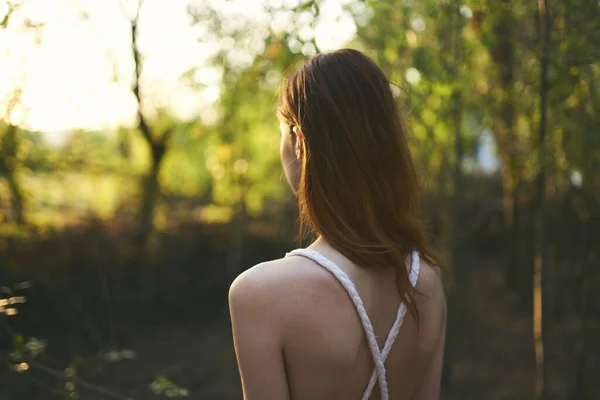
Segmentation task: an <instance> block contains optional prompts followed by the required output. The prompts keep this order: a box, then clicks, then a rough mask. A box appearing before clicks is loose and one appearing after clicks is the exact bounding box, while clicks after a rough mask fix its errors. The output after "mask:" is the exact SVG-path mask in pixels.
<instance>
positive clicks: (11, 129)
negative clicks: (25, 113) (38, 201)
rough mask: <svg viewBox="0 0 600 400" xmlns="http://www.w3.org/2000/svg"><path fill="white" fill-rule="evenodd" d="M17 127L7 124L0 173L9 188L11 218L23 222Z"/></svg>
mask: <svg viewBox="0 0 600 400" xmlns="http://www.w3.org/2000/svg"><path fill="white" fill-rule="evenodd" d="M17 134H18V128H17V127H16V126H15V125H12V124H9V125H8V128H7V131H6V134H5V136H4V137H3V140H2V143H1V147H0V173H1V174H2V175H4V177H5V178H6V180H7V182H8V188H9V190H10V208H11V214H12V218H13V220H14V221H15V222H16V223H17V224H19V225H24V224H25V222H26V221H25V200H24V196H23V191H22V190H21V185H20V184H19V178H18V176H17V154H18V151H19V138H18V135H17Z"/></svg>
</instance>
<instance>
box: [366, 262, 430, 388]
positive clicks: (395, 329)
mask: <svg viewBox="0 0 600 400" xmlns="http://www.w3.org/2000/svg"><path fill="white" fill-rule="evenodd" d="M419 269H420V257H419V253H418V252H417V251H413V252H412V257H411V263H410V272H409V274H408V280H409V281H410V283H411V285H412V286H413V287H416V286H417V280H418V279H419ZM405 315H406V305H405V304H404V303H400V306H399V307H398V313H397V314H396V320H395V321H394V325H392V329H390V332H389V333H388V336H387V339H386V340H385V345H384V346H383V351H382V352H381V360H382V362H385V360H387V358H388V355H389V354H390V351H391V350H392V345H393V344H394V342H395V341H396V337H398V333H399V332H400V328H401V327H402V322H403V321H404V316H405ZM376 379H377V375H376V374H375V371H373V373H372V374H371V379H369V384H368V385H367V390H366V391H365V393H368V394H369V395H370V394H371V392H372V391H373V388H374V387H375V381H376ZM367 398H368V397H367Z"/></svg>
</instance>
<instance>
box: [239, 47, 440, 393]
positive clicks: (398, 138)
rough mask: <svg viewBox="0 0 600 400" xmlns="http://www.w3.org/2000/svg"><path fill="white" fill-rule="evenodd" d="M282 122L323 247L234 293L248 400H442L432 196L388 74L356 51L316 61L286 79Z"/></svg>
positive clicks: (294, 178)
mask: <svg viewBox="0 0 600 400" xmlns="http://www.w3.org/2000/svg"><path fill="white" fill-rule="evenodd" d="M277 115H278V118H279V122H280V129H281V143H280V156H281V162H282V165H283V170H284V173H285V176H286V178H287V180H288V183H289V184H290V187H291V188H292V190H293V191H294V193H295V194H297V197H298V206H299V211H300V220H301V222H302V224H303V226H304V227H306V228H308V229H310V231H311V232H312V233H313V234H314V235H315V236H317V237H318V238H319V239H318V240H317V241H316V242H315V243H314V244H313V245H312V246H310V251H306V250H305V251H301V252H296V253H293V254H292V255H291V256H288V257H286V258H283V259H280V260H275V261H271V262H268V263H264V264H260V265H258V266H256V267H254V268H251V269H250V270H249V271H247V272H245V273H243V274H242V275H241V276H240V277H239V278H238V279H236V281H235V282H234V284H233V285H232V288H231V292H230V308H231V317H232V324H233V333H234V341H235V346H236V354H237V357H238V364H239V367H240V373H241V377H242V384H243V389H244V397H245V398H246V399H247V400H254V399H257V400H258V399H260V400H270V399H273V400H275V399H277V400H281V399H288V398H293V399H361V398H363V400H364V398H365V396H364V395H363V393H364V392H365V390H367V395H371V393H370V392H369V390H373V392H372V393H373V394H372V398H376V397H378V396H381V398H382V400H387V399H409V398H412V399H418V400H424V399H427V400H434V399H436V398H438V396H439V384H440V382H439V381H440V374H441V364H442V353H443V338H444V328H445V303H444V295H443V290H442V285H441V283H440V278H439V276H438V273H440V271H441V270H442V269H443V262H442V260H441V259H440V258H439V257H438V256H437V255H436V253H435V251H433V250H432V249H431V246H430V244H429V242H428V235H427V233H426V232H425V229H424V226H423V223H422V216H421V204H422V188H421V185H420V181H419V178H418V176H417V171H416V167H415V165H414V162H413V159H412V156H411V153H410V148H409V141H408V138H407V135H406V132H405V129H404V126H403V123H402V121H401V118H400V114H399V112H398V108H397V104H396V100H395V98H394V93H393V92H392V90H391V87H390V83H389V82H388V80H387V78H386V77H385V74H384V73H383V71H381V69H380V68H379V67H378V66H377V65H376V64H375V63H374V62H373V60H371V59H369V58H368V57H367V56H365V55H364V54H362V53H360V52H358V51H356V50H350V49H342V50H339V51H335V52H331V53H327V54H320V55H318V56H315V57H313V58H312V59H310V60H309V61H308V62H307V63H306V64H304V65H303V66H302V67H300V68H299V69H298V70H297V71H296V72H295V73H293V74H292V76H291V77H290V78H289V79H288V80H287V82H286V84H285V85H284V86H283V89H282V92H281V95H280V97H279V101H278V105H277ZM312 251H316V252H317V253H313V252H312ZM415 252H416V253H415ZM315 254H317V255H316V256H315ZM318 254H320V255H318ZM413 254H415V255H416V254H418V256H419V257H414V258H413V266H415V265H416V264H421V267H422V268H421V270H420V274H419V275H420V276H419V277H418V280H417V279H416V278H417V276H413V275H414V273H413V274H411V273H410V271H409V267H410V259H411V256H412V255H413ZM407 259H408V263H407ZM320 264H321V265H320ZM328 269H329V270H328ZM413 271H414V270H413ZM336 278H338V279H336ZM415 280H417V282H416V287H415V286H414V284H415ZM352 282H354V283H355V285H354V284H352ZM356 291H357V292H356ZM361 304H364V307H363V306H362V305H361ZM355 307H356V308H355ZM399 307H400V308H399ZM399 311H400V313H399ZM404 314H405V315H404ZM398 315H399V316H400V318H397V317H398ZM359 316H360V318H359ZM404 319H405V320H404ZM395 320H397V321H398V324H396V325H395V324H394V321H395ZM370 321H372V324H371V322H370ZM401 321H402V322H403V324H402V327H401V329H400V331H399V334H398V337H397V338H396V339H395V344H394V345H393V346H392V348H391V352H390V354H389V357H388V358H387V360H386V362H385V363H384V362H383V358H385V356H386V355H387V350H385V349H382V347H383V345H384V342H385V341H386V337H387V336H388V332H389V331H390V329H391V328H392V327H393V326H397V325H399V323H400V322H401ZM417 321H418V323H417ZM394 332H396V331H395V330H394V331H393V332H392V335H391V337H392V338H393V337H395V336H396V335H395V334H394ZM366 333H369V334H368V335H366ZM396 333H397V332H396ZM381 353H383V354H381ZM374 367H376V368H375V369H376V370H377V375H376V377H377V379H378V385H376V386H375V385H370V384H368V383H369V379H371V380H374V379H375V378H370V377H371V376H372V374H373V369H374ZM386 368H387V372H385V370H386ZM373 383H374V382H373ZM369 388H370V389H369ZM377 393H379V395H378V394H377ZM361 396H362V397H361Z"/></svg>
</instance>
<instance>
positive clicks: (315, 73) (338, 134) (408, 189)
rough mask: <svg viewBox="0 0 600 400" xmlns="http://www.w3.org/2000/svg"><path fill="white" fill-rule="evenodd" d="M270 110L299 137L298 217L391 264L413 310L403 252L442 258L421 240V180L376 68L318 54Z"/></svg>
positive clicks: (336, 241) (371, 261)
mask: <svg viewBox="0 0 600 400" xmlns="http://www.w3.org/2000/svg"><path fill="white" fill-rule="evenodd" d="M277 112H278V116H279V118H280V119H282V120H283V121H284V122H286V123H287V124H289V125H290V126H295V127H297V128H298V129H299V131H300V137H301V140H302V141H303V143H302V146H303V151H302V166H301V178H300V187H299V188H298V202H299V208H300V217H301V224H302V226H304V227H306V226H308V227H309V228H310V229H311V231H312V232H313V233H314V234H317V235H321V236H322V237H323V238H324V239H325V240H326V241H327V243H329V244H330V245H331V246H332V247H333V248H335V249H336V250H338V251H339V252H341V253H342V254H343V255H344V256H346V257H347V258H348V259H350V260H351V261H353V262H354V263H356V264H357V265H360V266H364V267H369V268H376V267H389V266H394V267H395V275H396V286H397V288H398V293H399V294H400V298H401V300H402V301H403V302H404V303H405V304H406V305H407V307H408V309H409V310H410V312H411V313H412V314H413V316H414V317H415V318H417V319H418V314H417V309H416V306H415V302H414V296H415V294H416V291H415V290H414V288H413V287H412V285H411V284H410V281H409V279H408V271H407V269H406V261H405V260H406V259H407V257H408V256H409V255H410V253H411V251H412V250H417V251H418V252H419V253H420V255H421V258H422V259H424V260H425V261H426V262H427V263H429V264H431V265H435V266H438V267H441V266H442V261H441V259H440V258H439V257H438V256H437V255H436V254H435V252H434V251H433V250H432V249H431V247H430V245H429V244H428V240H427V235H426V233H425V229H424V226H423V223H422V220H421V202H422V189H421V184H420V181H419V179H418V176H417V171H416V168H415V164H414V162H413V159H412V156H411V154H410V151H409V148H408V140H407V135H406V129H405V128H404V126H403V124H402V120H401V118H400V114H399V110H398V107H397V105H396V101H395V100H394V96H393V94H392V89H391V86H390V83H389V82H388V80H387V79H386V77H385V75H384V73H383V71H381V69H380V68H379V67H378V66H377V65H376V64H375V62H373V60H371V59H370V58H369V57H367V56H366V55H364V54H362V53H361V52H359V51H356V50H350V49H343V50H338V51H335V52H330V53H325V54H320V55H317V56H316V57H313V58H312V59H311V60H309V61H308V62H307V63H306V64H304V65H303V66H302V67H301V68H300V69H299V70H298V71H296V72H295V73H294V74H293V75H291V77H290V78H289V79H288V80H287V82H286V83H285V85H284V88H283V90H282V93H281V95H280V97H279V102H278V106H277Z"/></svg>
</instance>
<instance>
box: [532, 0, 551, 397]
mask: <svg viewBox="0 0 600 400" xmlns="http://www.w3.org/2000/svg"><path fill="white" fill-rule="evenodd" d="M547 7H548V1H547V0H538V13H539V35H540V42H541V48H542V51H541V57H540V64H541V71H540V105H539V107H540V123H539V144H538V154H539V156H538V158H539V173H538V177H537V202H538V204H537V210H536V211H537V218H536V228H537V229H536V246H535V264H534V276H533V282H534V285H533V300H534V301H533V340H534V346H535V359H536V380H535V383H536V384H535V395H536V399H537V400H543V399H544V398H546V384H545V383H546V382H545V381H546V379H545V378H546V365H545V363H544V329H543V325H544V321H545V318H544V317H543V300H544V286H543V285H544V261H545V259H546V254H545V240H544V235H545V233H544V230H545V222H546V129H547V128H546V125H547V123H546V114H547V104H548V64H549V56H550V55H549V53H550V17H549V14H548V8H547Z"/></svg>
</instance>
